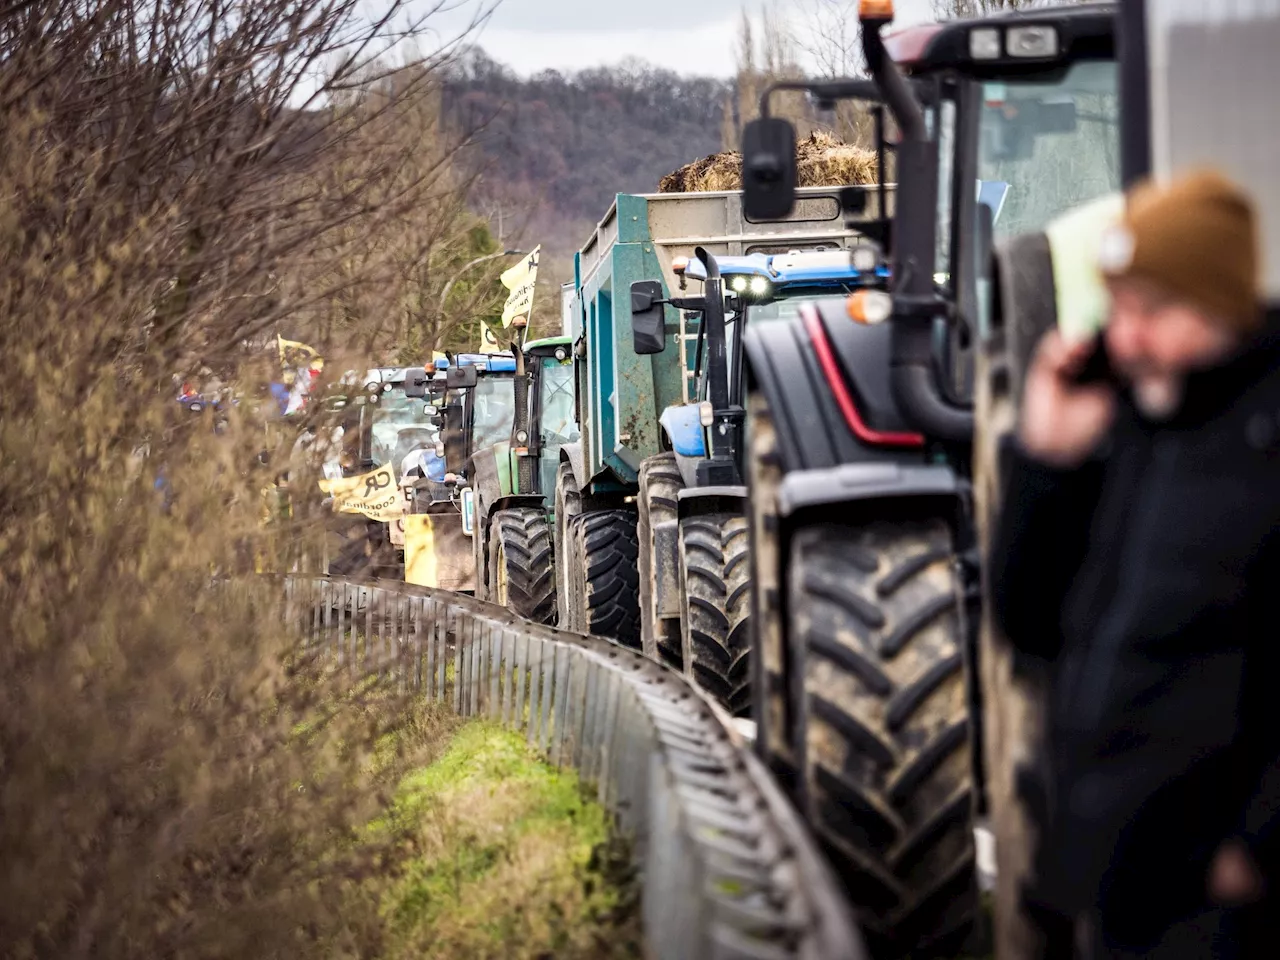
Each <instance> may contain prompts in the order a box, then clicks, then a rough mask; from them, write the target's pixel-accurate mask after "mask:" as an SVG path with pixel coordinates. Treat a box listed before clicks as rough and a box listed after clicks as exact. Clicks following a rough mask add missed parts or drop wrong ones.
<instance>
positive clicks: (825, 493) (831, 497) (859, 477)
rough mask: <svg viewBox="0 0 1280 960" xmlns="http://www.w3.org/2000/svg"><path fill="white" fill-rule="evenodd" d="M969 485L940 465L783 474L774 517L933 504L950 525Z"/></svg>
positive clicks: (857, 466)
mask: <svg viewBox="0 0 1280 960" xmlns="http://www.w3.org/2000/svg"><path fill="white" fill-rule="evenodd" d="M968 499H969V490H968V484H967V483H966V482H965V481H964V480H962V479H961V478H960V477H959V476H958V475H957V474H956V472H955V470H953V469H952V468H951V467H949V466H946V465H945V464H918V465H912V464H900V463H847V464H842V465H840V466H838V467H829V468H826V469H823V470H801V471H795V472H792V473H788V474H787V475H786V476H784V477H783V478H782V484H781V486H780V487H779V488H778V515H779V517H781V518H782V520H783V521H784V522H787V521H790V520H791V519H792V518H793V517H795V516H796V515H798V514H800V513H803V512H808V511H812V510H815V509H820V508H828V507H832V506H835V505H837V504H845V505H847V504H854V503H867V502H870V501H875V502H877V503H887V502H893V501H898V502H902V501H917V502H928V501H933V502H934V503H935V504H936V506H937V507H938V508H939V509H940V512H943V513H945V514H947V515H948V516H949V517H950V518H951V520H952V522H953V523H959V522H960V521H961V520H962V518H963V516H964V514H965V511H966V509H967V503H968Z"/></svg>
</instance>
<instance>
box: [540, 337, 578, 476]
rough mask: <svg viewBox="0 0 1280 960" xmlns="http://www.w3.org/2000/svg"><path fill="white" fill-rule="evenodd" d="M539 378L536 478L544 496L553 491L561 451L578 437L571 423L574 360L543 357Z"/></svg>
mask: <svg viewBox="0 0 1280 960" xmlns="http://www.w3.org/2000/svg"><path fill="white" fill-rule="evenodd" d="M541 364H542V370H541V375H540V376H539V378H538V391H539V397H538V404H539V407H538V410H539V416H540V417H541V423H540V424H539V430H540V432H541V435H542V451H541V453H540V455H539V458H538V465H539V466H538V469H539V471H540V476H539V478H538V480H539V483H540V484H541V486H540V487H539V488H538V489H539V490H541V491H542V492H544V493H547V492H550V491H554V490H555V488H556V470H557V469H558V467H559V465H560V448H561V447H563V446H564V445H565V444H566V443H572V442H573V441H575V440H577V439H578V437H579V436H580V434H579V431H578V424H577V423H576V422H575V420H574V405H573V361H572V360H557V359H556V358H555V357H543V358H542V360H541Z"/></svg>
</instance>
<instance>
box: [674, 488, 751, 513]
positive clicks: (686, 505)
mask: <svg viewBox="0 0 1280 960" xmlns="http://www.w3.org/2000/svg"><path fill="white" fill-rule="evenodd" d="M676 503H677V513H678V514H679V517H680V519H681V520H683V519H685V518H686V517H696V516H699V515H700V514H707V513H734V514H737V513H741V514H744V515H745V512H746V509H747V488H746V487H745V486H723V487H685V488H684V489H683V490H681V491H680V492H679V493H678V494H677V495H676Z"/></svg>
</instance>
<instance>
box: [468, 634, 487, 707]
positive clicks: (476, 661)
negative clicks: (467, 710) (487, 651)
mask: <svg viewBox="0 0 1280 960" xmlns="http://www.w3.org/2000/svg"><path fill="white" fill-rule="evenodd" d="M484 635H485V632H484V630H482V629H481V626H480V623H479V622H478V621H476V620H472V621H471V716H473V717H478V716H480V711H481V710H482V709H484V701H483V700H482V699H481V698H482V697H483V696H484V683H483V681H484V677H483V675H482V673H481V670H482V666H481V656H482V655H483V653H484V647H483V646H481V641H482V639H483V638H484Z"/></svg>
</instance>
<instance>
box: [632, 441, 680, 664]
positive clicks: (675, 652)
mask: <svg viewBox="0 0 1280 960" xmlns="http://www.w3.org/2000/svg"><path fill="white" fill-rule="evenodd" d="M639 486H640V492H639V493H638V494H637V496H636V513H637V521H636V533H637V536H638V537H639V568H640V644H641V649H643V650H644V652H645V653H646V654H648V655H649V656H651V657H654V658H656V659H660V660H662V661H663V662H664V663H667V664H670V665H671V666H673V667H675V668H676V669H677V670H678V669H680V668H681V666H682V664H683V659H682V656H681V637H680V622H681V621H680V619H679V618H678V617H662V616H660V615H659V611H658V608H657V595H656V591H655V590H654V585H655V584H656V583H657V582H658V578H659V577H660V576H661V572H660V569H659V566H658V563H657V556H656V554H657V544H656V543H655V541H654V526H655V525H656V524H659V523H664V522H669V521H672V520H675V519H676V515H677V511H678V509H679V503H678V501H677V497H678V495H679V493H680V488H681V487H683V486H684V480H683V479H682V478H681V476H680V468H679V467H677V466H676V455H675V454H674V453H659V454H658V455H656V456H653V457H649V458H648V459H646V460H644V461H643V462H642V463H641V464H640V471H639ZM674 572H675V571H674V569H673V570H672V573H674Z"/></svg>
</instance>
